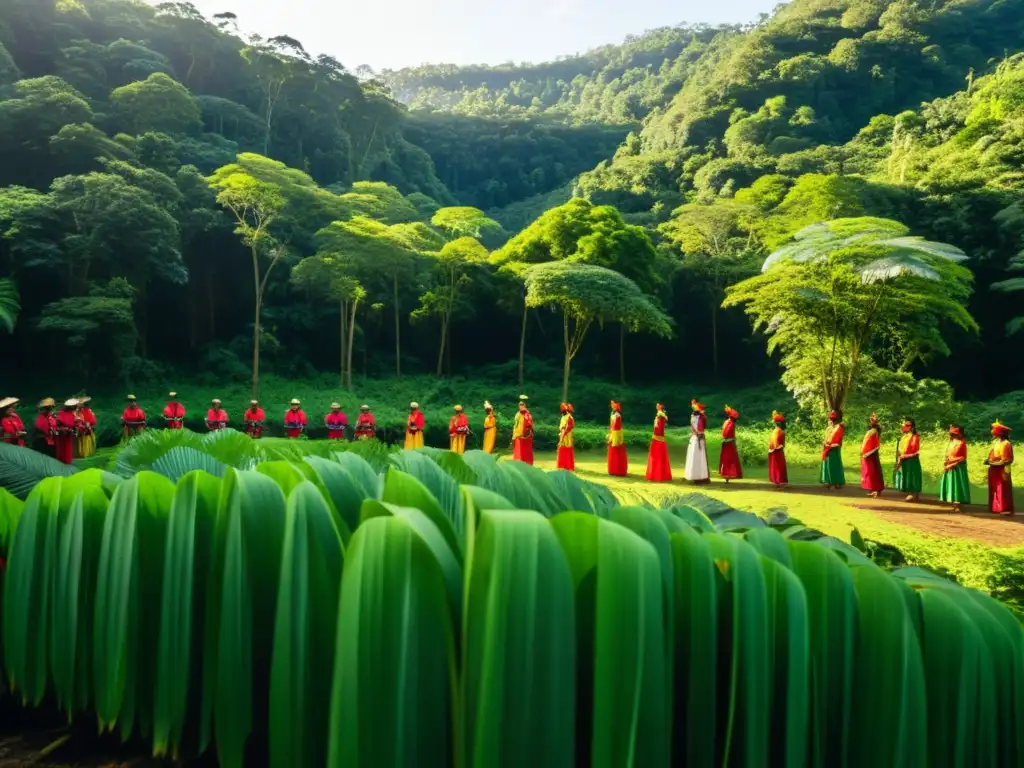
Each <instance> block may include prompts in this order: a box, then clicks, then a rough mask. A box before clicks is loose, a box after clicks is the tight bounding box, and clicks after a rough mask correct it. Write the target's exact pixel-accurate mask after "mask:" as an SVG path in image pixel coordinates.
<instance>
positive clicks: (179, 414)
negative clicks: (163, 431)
mask: <svg viewBox="0 0 1024 768" xmlns="http://www.w3.org/2000/svg"><path fill="white" fill-rule="evenodd" d="M164 418H165V419H167V420H171V419H173V420H175V421H181V420H182V419H184V418H185V406H184V405H182V404H181V403H168V404H167V405H165V406H164Z"/></svg>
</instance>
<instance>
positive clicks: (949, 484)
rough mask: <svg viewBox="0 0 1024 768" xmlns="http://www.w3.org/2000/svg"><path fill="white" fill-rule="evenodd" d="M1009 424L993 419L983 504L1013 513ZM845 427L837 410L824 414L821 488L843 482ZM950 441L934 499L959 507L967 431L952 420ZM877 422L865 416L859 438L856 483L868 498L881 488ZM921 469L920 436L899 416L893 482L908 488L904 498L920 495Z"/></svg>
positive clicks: (966, 493) (964, 486)
mask: <svg viewBox="0 0 1024 768" xmlns="http://www.w3.org/2000/svg"><path fill="white" fill-rule="evenodd" d="M1010 433H1011V430H1010V428H1009V427H1007V426H1006V425H1005V424H1001V423H1000V422H999V421H998V420H997V421H996V422H995V423H994V424H992V427H991V435H992V443H991V445H990V446H989V451H988V455H987V456H986V457H985V460H984V462H983V463H984V465H985V466H986V467H988V508H989V511H991V512H993V513H996V514H1004V515H1007V514H1008V515H1012V514H1013V513H1014V506H1013V476H1012V469H1011V468H1012V466H1013V461H1014V457H1013V444H1012V443H1011V442H1010ZM844 434H845V427H844V426H843V416H842V413H839V412H837V411H833V412H832V413H831V414H829V425H828V427H827V429H826V431H825V440H824V443H823V444H822V453H821V475H820V481H821V484H822V485H824V486H825V488H826V489H830V488H836V489H838V488H842V487H843V486H844V485H845V484H846V476H845V473H844V471H843V458H842V446H843V436H844ZM948 434H949V441H948V442H947V444H946V452H945V455H944V458H943V467H942V480H941V482H940V484H939V500H940V501H943V502H945V503H948V504H952V505H953V510H954V511H955V512H959V511H960V510H961V507H962V505H964V504H970V503H971V484H970V479H969V477H968V471H967V437H966V434H965V432H964V428H963V427H962V426H961V425H959V424H951V425H950V426H949V430H948ZM881 436H882V427H881V424H880V423H879V420H878V416H876V415H875V414H871V416H870V417H869V418H868V431H867V432H866V433H865V435H864V439H863V441H862V442H861V450H860V460H861V470H860V475H861V488H862V489H864V490H866V491H868V493H869V495H870V496H872V497H873V498H878V497H879V496H880V495H881V494H882V492H883V491H884V490H885V487H886V485H885V473H884V470H883V467H882V459H881V448H882V440H881ZM922 485H923V475H922V472H921V436H920V435H919V434H918V431H917V425H916V424H915V423H914V420H913V419H904V420H903V424H902V427H901V434H900V438H899V440H898V441H897V443H896V456H895V461H894V464H893V483H892V487H893V488H894V489H895V490H896V491H898V492H900V493H905V494H907V496H906V500H907V501H917V500H918V499H919V498H920V496H921V488H922Z"/></svg>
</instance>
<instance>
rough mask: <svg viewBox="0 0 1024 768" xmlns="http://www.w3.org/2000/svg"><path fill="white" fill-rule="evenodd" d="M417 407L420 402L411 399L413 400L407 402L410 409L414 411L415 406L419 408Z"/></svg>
mask: <svg viewBox="0 0 1024 768" xmlns="http://www.w3.org/2000/svg"><path fill="white" fill-rule="evenodd" d="M419 407H420V404H419V403H417V402H416V401H415V400H413V401H412V402H411V403H409V408H411V409H412V410H414V411H415V410H416V409H417V408H419Z"/></svg>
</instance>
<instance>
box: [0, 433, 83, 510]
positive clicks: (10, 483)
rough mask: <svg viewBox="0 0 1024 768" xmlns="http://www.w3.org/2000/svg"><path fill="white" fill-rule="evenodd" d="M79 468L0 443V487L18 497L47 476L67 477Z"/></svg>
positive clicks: (24, 495) (22, 496)
mask: <svg viewBox="0 0 1024 768" xmlns="http://www.w3.org/2000/svg"><path fill="white" fill-rule="evenodd" d="M78 471H79V470H78V469H76V468H75V467H73V466H71V465H70V464H62V463H61V462H59V461H57V460H56V459H54V458H52V457H51V456H45V455H43V454H41V453H38V452H36V451H33V450H31V449H30V448H23V447H21V446H17V445H9V444H8V443H0V488H2V489H4V490H6V491H7V492H8V493H10V494H11V495H12V496H15V497H17V498H19V499H25V498H27V497H28V495H29V493H31V492H32V489H33V488H35V487H36V486H37V485H39V483H41V482H42V481H43V480H45V479H46V478H48V477H68V476H69V475H73V474H75V473H76V472H78Z"/></svg>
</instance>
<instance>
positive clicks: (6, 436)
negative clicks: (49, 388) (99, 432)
mask: <svg viewBox="0 0 1024 768" xmlns="http://www.w3.org/2000/svg"><path fill="white" fill-rule="evenodd" d="M91 401H92V398H91V397H87V396H85V395H83V396H81V397H73V398H71V399H69V400H65V401H64V405H63V406H62V407H61V408H60V409H59V410H58V409H57V403H56V401H55V400H54V399H53V398H52V397H47V398H45V399H43V400H41V401H40V402H39V406H38V414H37V415H36V420H35V424H34V426H35V434H34V436H33V445H32V447H33V448H35V449H36V450H37V451H39V452H40V453H45V454H47V455H48V456H52V457H54V458H55V459H57V460H58V461H61V462H63V463H64V464H70V463H71V462H72V461H74V459H75V457H76V456H78V457H86V456H92V454H93V453H95V452H96V434H95V432H96V414H95V413H93V411H92V409H91V408H90V407H89V403H90V402H91ZM20 402H21V401H20V400H18V398H16V397H5V398H4V399H3V400H0V430H2V432H3V437H2V439H3V442H5V443H8V444H9V445H20V446H24V445H25V438H26V437H27V434H28V433H27V431H26V430H25V423H24V422H23V421H22V420H21V416H19V415H18V411H17V405H18V404H19V403H20Z"/></svg>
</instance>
